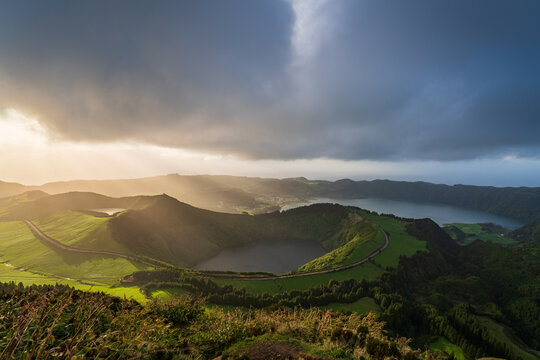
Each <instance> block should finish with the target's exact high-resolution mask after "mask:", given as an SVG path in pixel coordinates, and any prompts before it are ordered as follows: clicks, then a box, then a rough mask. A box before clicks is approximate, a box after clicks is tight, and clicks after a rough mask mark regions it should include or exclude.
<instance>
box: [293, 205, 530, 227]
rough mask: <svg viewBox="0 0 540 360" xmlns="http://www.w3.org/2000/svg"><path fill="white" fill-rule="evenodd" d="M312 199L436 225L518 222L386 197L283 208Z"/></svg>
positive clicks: (511, 224) (508, 225)
mask: <svg viewBox="0 0 540 360" xmlns="http://www.w3.org/2000/svg"><path fill="white" fill-rule="evenodd" d="M314 203H335V204H341V205H350V206H357V207H359V208H362V209H366V210H371V211H376V212H378V213H385V214H394V215H397V216H400V217H405V218H412V219H421V218H431V219H432V220H433V221H435V222H436V223H437V224H439V225H443V224H449V223H455V222H457V223H469V224H474V223H484V222H492V223H495V224H499V225H502V226H504V227H507V228H509V229H516V228H518V227H520V226H522V225H524V224H523V223H521V222H520V221H518V220H514V219H509V218H505V217H502V216H497V215H493V214H490V213H487V212H483V211H478V210H470V209H464V208H460V207H456V206H450V205H442V204H429V203H417V202H410V201H396V200H387V199H374V198H366V199H327V198H319V199H314V200H311V201H309V202H302V203H293V204H289V205H286V206H285V207H283V210H287V209H292V208H295V207H299V206H304V205H309V204H314Z"/></svg>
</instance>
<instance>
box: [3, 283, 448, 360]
mask: <svg viewBox="0 0 540 360" xmlns="http://www.w3.org/2000/svg"><path fill="white" fill-rule="evenodd" d="M0 300H1V301H0V317H1V318H2V322H1V323H0V358H2V359H28V358H39V359H86V358H93V359H134V358H137V359H187V358H214V357H216V356H219V355H222V356H223V358H224V359H245V358H249V359H271V358H304V359H333V358H339V359H383V358H385V357H388V356H392V357H397V358H403V359H410V360H413V359H420V358H424V357H425V356H426V354H422V353H421V352H420V351H413V350H412V349H411V348H410V346H409V345H408V340H406V339H405V338H398V339H392V338H389V337H388V336H386V335H385V334H384V331H383V324H382V323H380V322H378V321H376V320H375V319H374V317H373V316H371V315H368V316H366V317H359V316H357V315H354V314H353V315H340V314H338V313H332V312H328V311H323V310H318V309H309V310H302V309H282V310H273V311H272V310H251V311H247V312H243V311H239V310H236V311H223V310H220V309H219V308H207V307H205V306H204V304H203V303H202V302H201V301H200V300H197V299H194V298H191V297H187V296H181V297H176V298H174V299H173V300H171V301H169V302H160V301H153V302H151V303H149V304H148V305H146V306H141V305H140V304H138V303H136V302H134V301H130V300H122V299H120V298H114V297H110V296H107V295H103V294H98V293H88V292H81V291H77V290H73V289H71V288H68V287H65V286H54V287H50V286H32V287H30V288H25V287H22V286H19V285H15V284H14V283H11V284H0ZM439 358H446V356H445V354H444V353H442V352H440V353H439Z"/></svg>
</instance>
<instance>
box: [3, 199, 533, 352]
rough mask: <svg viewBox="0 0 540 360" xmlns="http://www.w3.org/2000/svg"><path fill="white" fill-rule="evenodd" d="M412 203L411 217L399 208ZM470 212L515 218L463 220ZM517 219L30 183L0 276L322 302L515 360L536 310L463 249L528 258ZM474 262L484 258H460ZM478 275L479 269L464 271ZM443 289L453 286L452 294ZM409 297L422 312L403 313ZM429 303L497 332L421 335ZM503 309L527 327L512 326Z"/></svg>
mask: <svg viewBox="0 0 540 360" xmlns="http://www.w3.org/2000/svg"><path fill="white" fill-rule="evenodd" d="M361 204H363V205H367V207H368V208H367V209H363V208H361V207H358V205H361ZM374 210H377V211H374ZM392 212H395V213H396V214H397V215H399V216H396V215H392V214H391V213H392ZM430 212H431V213H433V214H434V217H435V219H444V220H439V221H446V220H457V221H461V222H452V223H448V224H446V225H445V226H444V231H443V229H441V228H440V227H439V226H438V225H437V224H435V222H433V221H431V220H427V219H424V220H417V219H413V218H414V217H425V216H424V215H425V214H428V213H430ZM405 215H407V216H410V217H411V218H408V217H400V216H405ZM467 219H475V220H479V221H489V220H494V221H499V223H500V224H503V225H506V226H508V227H509V228H504V227H501V226H500V225H496V224H493V223H491V222H489V223H488V222H484V223H480V224H465V223H463V221H464V220H467ZM439 224H440V222H439ZM517 224H519V222H518V221H516V220H512V219H507V218H503V217H499V216H493V215H491V214H486V213H482V212H479V211H475V212H471V211H470V210H462V209H459V208H455V207H454V208H453V207H448V206H438V205H433V204H428V205H426V204H417V203H407V202H403V201H390V200H376V199H336V198H330V199H327V198H322V199H321V198H315V199H313V200H309V201H303V202H296V203H294V202H290V203H288V204H286V205H284V206H283V207H282V209H281V210H280V211H274V212H269V213H261V214H246V213H244V214H238V213H234V212H233V213H220V212H214V211H211V210H207V209H201V208H197V207H194V206H192V205H188V204H186V203H183V202H181V201H179V200H177V199H175V198H173V197H170V196H168V195H165V194H160V195H144V196H139V195H135V196H127V197H119V198H115V197H110V196H105V195H101V194H96V193H88V192H71V193H61V194H55V195H49V194H46V193H44V192H39V191H32V192H26V193H22V194H19V195H14V196H11V197H7V198H4V199H0V262H1V264H0V282H15V283H21V285H25V286H31V285H45V284H51V285H52V284H59V285H67V286H70V287H73V288H74V289H78V290H83V291H92V292H104V293H107V294H109V295H111V296H119V297H121V298H128V299H134V300H136V301H138V302H139V303H143V304H150V303H153V302H154V301H156V299H160V301H173V299H175V298H177V297H178V296H186V295H189V296H198V297H203V298H205V299H206V301H208V302H209V304H213V305H212V306H218V307H222V308H223V309H225V311H227V310H226V309H232V308H234V307H238V308H244V309H246V310H247V309H249V308H268V307H272V306H274V307H275V306H279V307H294V306H301V307H307V308H310V307H314V306H316V307H320V308H322V309H329V310H333V311H336V312H338V313H356V314H361V315H366V314H367V313H369V312H372V313H374V314H375V316H376V317H377V318H378V319H381V320H383V321H385V322H386V323H387V324H388V325H387V327H388V329H389V330H390V331H391V332H395V333H407V334H410V336H412V338H413V344H414V346H416V347H419V348H422V349H425V350H427V349H432V350H431V351H434V352H435V351H446V352H447V353H448V352H454V355H455V356H457V357H458V358H459V357H461V358H464V359H469V358H470V356H471V355H470V354H471V352H472V346H473V345H472V344H475V343H476V342H478V341H480V342H482V341H484V342H485V344H490V345H489V346H491V347H489V346H488V345H485V346H488V347H485V348H484V350H482V351H483V354H484V353H485V354H493V355H497V354H498V355H501V354H503V353H504V352H505V351H507V352H506V356H509V358H510V359H525V360H529V359H532V358H534V356H536V355H535V354H536V353H535V350H532V349H533V347H532V346H534V344H535V343H534V341H535V340H533V341H532V342H530V341H529V342H524V340H526V339H527V337H528V336H530V335H531V334H534V330H535V326H536V325H534V323H529V321H530V319H531V317H530V315H527V316H526V317H523V315H519V311H523V309H521V308H519V306H520V305H516V304H514V302H512V301H511V302H508V300H503V298H500V297H499V295H497V294H496V293H495V292H493V291H492V290H487V292H486V293H478V292H477V291H476V290H472V289H473V288H474V287H475V286H477V285H474V284H475V281H476V282H478V281H481V282H482V284H484V285H483V286H488V285H487V284H489V282H488V281H487V278H486V279H484V276H485V275H484V274H483V273H482V272H480V273H477V271H498V270H496V269H497V266H498V265H497V266H496V267H495V268H493V269H491V268H490V266H494V265H492V264H490V263H485V262H484V260H482V261H480V262H478V261H477V260H465V258H467V257H470V256H477V255H478V256H484V255H486V256H491V257H492V256H503V258H504V259H505V260H504V261H510V262H511V263H512V264H514V265H511V266H516V265H515V264H517V263H516V261H525V262H528V263H531V261H532V264H535V261H536V260H534V259H537V256H538V255H537V252H536V251H537V250H534V251H533V252H532V253H529V254H528V255H527V256H529V257H531V256H532V258H529V259H527V260H518V259H524V258H523V256H525V255H524V254H522V253H521V250H520V247H519V246H520V245H519V244H521V243H523V244H525V243H530V244H531V245H529V246H533V249H537V247H534V246H537V245H534V244H536V243H535V242H534V240H533V239H535V238H534V236H535V235H532V236H533V237H531V233H533V232H534V225H533V224H531V225H528V226H526V227H523V228H519V229H516V226H518V225H517ZM531 241H532V242H531ZM488 245H489V246H495V247H494V248H490V247H489V246H488ZM486 246H487V247H486ZM500 246H503V248H501V249H500V250H499V248H498V247H500ZM508 246H512V247H510V248H505V247H508ZM503 249H504V251H503ZM463 251H464V252H463ZM500 251H503V252H502V253H500ZM478 252H479V253H478ZM477 253H478V254H477ZM480 254H483V255H480ZM488 254H491V255H488ZM495 254H497V255H495ZM474 263H478V264H479V265H478V266H481V267H483V269H484V270H478V269H476V268H474V267H471V266H470V265H467V266H465V264H474ZM459 264H462V265H459ZM459 266H461V268H460V267H459ZM465 269H468V270H465ZM488 269H490V270H488ZM523 269H524V268H523ZM535 269H536V267H535V266H534V265H533V266H532V267H529V268H528V269H527V270H526V271H527V273H528V274H530V275H527V276H526V277H525V278H523V279H522V280H523V281H524V280H526V279H532V278H530V276H534V275H533V274H534V271H536V270H535ZM473 273H477V275H475V276H479V278H478V279H476V278H470V277H468V274H473ZM533 278H534V277H533ZM398 279H401V280H398ZM471 281H472V283H471ZM527 281H529V280H527ZM533 282H534V281H533ZM443 284H444V285H443ZM441 286H442V287H441ZM516 286H517V284H516ZM416 287H418V288H416ZM449 288H452V289H454V290H453V291H452V292H451V293H448V292H447V291H448V289H449ZM422 289H423V290H422ZM517 293H519V294H521V295H516V296H517V297H516V301H518V302H519V301H530V300H524V299H531V298H530V296H531V295H530V293H529V292H528V290H524V289H522V288H520V290H517ZM526 294H529V295H526ZM390 299H392V300H390ZM419 299H422V300H419ZM464 299H467V302H468V303H469V304H472V308H470V309H467V310H466V311H465V312H463V311H464V310H462V309H461V308H459V306H458V305H459V304H461V303H462V302H463V301H464ZM405 304H406V306H407V307H408V308H411V309H412V308H414V309H416V310H415V311H416V314H417V315H414V316H413V313H410V312H405V313H404V312H402V311H401V310H400V309H401V306H405ZM515 306H518V308H514V307H515ZM527 306H528V305H527ZM430 307H432V309H433V311H435V312H436V313H437V314H438V315H437V316H439V317H441V319H445V320H444V321H446V323H445V324H446V325H444V326H445V327H449V328H452V329H455V326H457V325H456V320H455V319H457V316H458V315H457V314H461V315H459V316H465V317H466V318H467V317H471V316H477V317H478V319H480V320H479V322H478V323H476V322H474V323H473V325H474V324H476V325H474V326H478V327H479V328H482V329H485V330H483V331H486V334H487V333H489V334H492V335H489V336H487V335H486V336H487V337H485V338H483V339H482V340H479V339H476V338H471V337H470V336H469V337H468V335H462V336H465V337H454V335H452V334H454V333H453V332H452V331H454V330H451V331H450V330H448V331H450V332H447V331H446V330H444V331H436V332H433V330H429V333H431V334H435V335H434V336H435V337H433V336H432V337H426V336H427V335H426V331H428V330H426V327H425V326H424V325H422V326H421V325H420V324H422V322H424V321H428V322H430V321H433V320H429V319H431V316H433V315H432V314H430V312H429V311H432V310H429V309H430ZM505 307H506V308H505ZM504 309H508V310H504ZM518 309H521V310H518ZM426 311H427V312H426ZM460 311H461V312H460ZM501 311H502V313H501ZM516 311H518V312H517V313H514V312H516ZM533 311H536V310H533ZM501 314H503V315H501ZM533 317H534V315H533ZM509 319H512V321H518V322H523V324H525V325H524V326H523V327H521V328H519V329H518V328H515V327H513V326H509V322H508V321H509ZM526 319H529V320H526ZM406 324H408V325H406ZM473 325H471V326H473ZM430 326H431V325H430ZM502 327H508V329H510V330H511V331H514V335H512V337H507V338H505V340H504V343H505V344H507V345H505V346H506V347H504V346H502V345H501V346H502V347H501V346H499V345H497V344H498V343H494V342H493V341H492V340H491V339H495V338H497V337H500V336H501V335H500V334H501V332H500V329H501V328H502ZM418 329H424V330H421V331H420V332H419V333H417V332H418V331H419V330H418ZM430 329H431V328H430ZM445 329H446V328H445ZM460 331H461V330H460ZM463 331H465V330H463ZM467 331H469V330H467ZM470 331H473V330H470ZM474 331H476V330H474ZM461 334H464V333H463V332H461ZM509 339H516V340H509ZM482 346H484V345H482ZM505 349H509V350H505ZM512 349H513V350H512ZM475 351H476V350H475ZM478 354H479V353H478ZM520 354H521V355H520ZM527 354H528V355H527ZM530 356H532V357H530Z"/></svg>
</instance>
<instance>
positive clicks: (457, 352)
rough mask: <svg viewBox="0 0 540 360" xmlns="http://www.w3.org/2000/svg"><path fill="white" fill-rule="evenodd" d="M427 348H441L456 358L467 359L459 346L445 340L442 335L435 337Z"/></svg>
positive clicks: (459, 359)
mask: <svg viewBox="0 0 540 360" xmlns="http://www.w3.org/2000/svg"><path fill="white" fill-rule="evenodd" d="M429 350H432V351H437V350H442V351H444V352H446V353H447V354H454V357H455V358H456V359H457V360H467V357H466V356H465V354H464V353H463V351H462V350H461V348H460V347H459V346H456V345H454V344H452V343H451V342H450V341H448V340H446V338H444V337H439V338H437V340H436V341H434V342H432V343H430V344H429Z"/></svg>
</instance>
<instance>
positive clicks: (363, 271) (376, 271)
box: [214, 262, 383, 293]
mask: <svg viewBox="0 0 540 360" xmlns="http://www.w3.org/2000/svg"><path fill="white" fill-rule="evenodd" d="M382 272H383V270H381V268H380V267H378V266H376V265H374V264H372V263H370V262H367V263H365V264H362V265H360V266H357V267H354V268H352V269H348V270H343V271H337V272H333V273H326V274H318V275H309V276H301V277H295V278H287V279H275V280H219V279H215V280H214V281H215V282H216V283H218V284H220V285H232V286H233V287H236V288H245V289H246V290H248V291H251V292H254V293H279V292H282V291H291V290H304V289H308V288H310V287H313V286H319V285H327V284H328V282H329V281H330V280H348V279H357V280H361V279H368V280H372V279H375V278H377V277H378V276H379V275H380V274H382Z"/></svg>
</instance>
